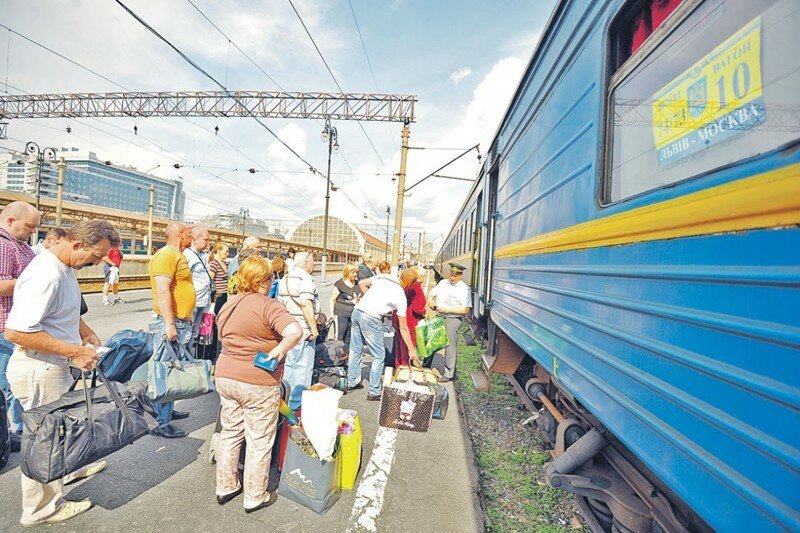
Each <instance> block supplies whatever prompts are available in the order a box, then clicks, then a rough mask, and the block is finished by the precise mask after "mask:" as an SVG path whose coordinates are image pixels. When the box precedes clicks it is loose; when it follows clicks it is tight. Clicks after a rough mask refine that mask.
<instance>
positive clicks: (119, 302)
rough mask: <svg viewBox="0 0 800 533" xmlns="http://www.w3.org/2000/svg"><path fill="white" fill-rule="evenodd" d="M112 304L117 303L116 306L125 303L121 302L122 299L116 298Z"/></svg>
mask: <svg viewBox="0 0 800 533" xmlns="http://www.w3.org/2000/svg"><path fill="white" fill-rule="evenodd" d="M114 303H118V304H124V303H125V300H123V299H122V298H119V297H117V299H116V300H114Z"/></svg>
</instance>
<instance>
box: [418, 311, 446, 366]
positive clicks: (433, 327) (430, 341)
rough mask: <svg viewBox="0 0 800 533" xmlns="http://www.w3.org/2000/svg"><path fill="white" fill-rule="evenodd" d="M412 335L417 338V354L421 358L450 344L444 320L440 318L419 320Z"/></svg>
mask: <svg viewBox="0 0 800 533" xmlns="http://www.w3.org/2000/svg"><path fill="white" fill-rule="evenodd" d="M414 333H415V334H416V336H417V354H418V355H419V356H420V357H422V358H425V357H428V356H429V355H433V354H435V353H436V352H438V351H439V350H441V349H442V348H444V347H446V346H447V345H448V344H450V341H449V340H448V339H447V328H446V327H445V324H444V319H443V318H442V317H440V316H435V317H433V318H430V319H426V320H420V321H419V322H418V323H417V327H416V328H415V329H414Z"/></svg>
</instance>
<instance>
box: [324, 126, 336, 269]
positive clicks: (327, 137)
mask: <svg viewBox="0 0 800 533" xmlns="http://www.w3.org/2000/svg"><path fill="white" fill-rule="evenodd" d="M322 141H323V142H327V143H328V177H327V180H326V184H325V219H324V221H323V223H322V224H323V225H322V282H323V283H324V282H325V279H326V274H327V267H328V208H329V206H330V203H331V154H333V153H339V134H338V132H337V131H336V128H334V127H333V126H331V121H330V119H327V118H326V119H325V129H323V130H322Z"/></svg>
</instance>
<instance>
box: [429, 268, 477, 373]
mask: <svg viewBox="0 0 800 533" xmlns="http://www.w3.org/2000/svg"><path fill="white" fill-rule="evenodd" d="M465 269H466V267H465V266H462V265H459V264H458V263H450V276H449V279H443V280H442V281H440V282H439V283H438V284H437V285H436V286H435V287H434V288H433V289H431V292H430V294H429V295H428V302H429V305H430V307H431V309H433V310H435V311H437V312H438V313H439V314H440V315H442V317H443V318H444V324H445V328H446V329H447V340H448V341H450V342H449V344H448V345H447V348H445V349H444V375H443V376H442V379H440V380H439V381H440V382H448V381H450V380H452V379H454V378H455V376H456V360H457V359H458V347H457V345H456V342H457V340H458V328H459V327H460V326H461V320H462V319H463V318H464V316H465V315H466V314H467V313H469V310H470V308H471V307H472V302H471V301H470V292H469V285H467V284H466V283H464V281H463V280H462V279H461V278H462V277H464V270H465Z"/></svg>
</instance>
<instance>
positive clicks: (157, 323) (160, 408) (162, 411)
mask: <svg viewBox="0 0 800 533" xmlns="http://www.w3.org/2000/svg"><path fill="white" fill-rule="evenodd" d="M175 329H177V330H178V342H179V343H181V344H183V345H184V346H186V347H187V348H188V347H189V346H190V343H191V342H192V323H191V322H190V321H188V320H181V319H180V318H176V319H175ZM150 334H151V335H152V336H153V353H154V354H156V353H161V350H162V349H163V346H164V343H165V342H167V325H166V324H165V323H164V318H163V317H161V316H158V317H156V318H154V319H153V320H151V321H150ZM174 405H175V402H164V403H154V404H153V409H154V410H155V412H156V415H157V416H156V420H157V421H158V426H159V427H164V426H166V425H167V424H169V422H170V420H172V409H173V407H174Z"/></svg>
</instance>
